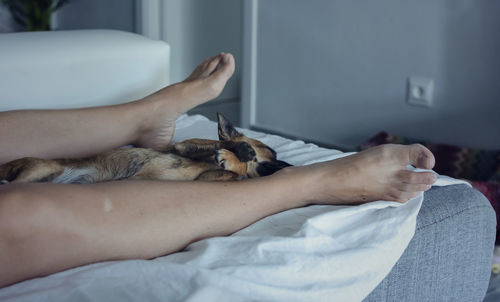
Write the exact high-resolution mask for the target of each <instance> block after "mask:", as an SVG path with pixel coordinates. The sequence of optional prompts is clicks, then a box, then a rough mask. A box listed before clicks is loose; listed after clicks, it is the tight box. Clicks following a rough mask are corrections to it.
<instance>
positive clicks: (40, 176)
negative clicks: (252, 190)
mask: <svg viewBox="0 0 500 302" xmlns="http://www.w3.org/2000/svg"><path fill="white" fill-rule="evenodd" d="M217 118H218V132H219V140H218V141H217V140H207V139H190V140H186V141H183V142H179V143H175V144H173V145H170V146H169V147H167V148H166V149H165V150H163V151H161V152H160V151H155V150H152V149H144V148H122V149H117V150H113V151H108V152H104V153H101V154H98V155H95V156H90V157H86V158H77V159H41V158H33V157H25V158H21V159H17V160H14V161H11V162H8V163H6V164H4V165H1V166H0V184H2V183H3V184H5V183H9V182H13V183H15V182H19V183H20V182H52V183H71V184H89V183H97V182H105V181H111V180H121V179H149V180H153V179H156V180H206V181H226V180H239V179H243V178H252V177H258V176H266V175H270V174H273V173H274V172H276V171H278V170H280V169H282V168H284V167H287V166H290V165H289V164H288V163H286V162H284V161H280V160H277V159H276V152H275V151H274V150H273V149H271V148H270V147H268V146H266V145H265V144H263V143H262V142H260V141H258V140H255V139H251V138H249V137H246V136H244V135H242V134H241V133H239V132H238V131H237V130H236V129H235V128H234V127H233V125H232V124H231V122H230V121H229V120H227V119H226V118H225V117H224V116H223V115H222V114H220V113H218V114H217Z"/></svg>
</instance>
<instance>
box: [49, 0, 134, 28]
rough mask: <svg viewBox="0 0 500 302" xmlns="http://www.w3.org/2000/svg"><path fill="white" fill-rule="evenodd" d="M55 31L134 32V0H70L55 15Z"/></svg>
mask: <svg viewBox="0 0 500 302" xmlns="http://www.w3.org/2000/svg"><path fill="white" fill-rule="evenodd" d="M54 28H55V29H89V28H105V29H117V30H124V31H130V32H134V31H135V0H104V1H103V0H72V1H70V2H69V3H68V4H67V5H65V6H63V7H62V8H61V10H59V11H58V12H57V13H56V16H55V18H54Z"/></svg>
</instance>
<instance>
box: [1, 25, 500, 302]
mask: <svg viewBox="0 0 500 302" xmlns="http://www.w3.org/2000/svg"><path fill="white" fill-rule="evenodd" d="M0 53H2V56H1V57H0V65H1V66H2V69H1V70H0V91H2V98H1V99H0V110H1V111H3V110H12V109H24V108H72V107H82V106H98V105H108V104H116V103H120V102H126V101H131V100H134V99H137V98H139V97H141V96H144V95H147V94H149V93H151V92H153V91H155V90H157V89H159V88H161V87H163V86H164V85H165V84H166V83H168V66H169V47H168V45H167V44H166V43H163V42H160V41H152V40H149V39H146V38H144V37H141V36H138V35H135V34H131V33H124V32H118V31H103V30H86V31H71V32H64V31H63V32H51V33H20V34H6V35H2V36H0ZM240 130H241V131H242V132H243V133H244V134H245V135H247V136H250V137H253V138H256V139H259V140H261V141H263V142H264V143H266V144H268V145H269V146H271V147H272V148H274V149H275V150H276V151H277V154H278V158H279V159H281V160H285V161H288V162H289V163H291V164H294V165H307V164H311V163H315V162H320V161H325V160H331V159H335V158H339V157H342V156H348V155H349V154H348V153H342V152H340V151H337V150H331V149H325V148H320V147H318V146H316V145H313V144H308V143H305V142H303V141H297V140H290V139H286V138H283V137H280V136H276V135H270V134H266V133H262V132H256V131H252V130H249V129H240ZM216 134H217V131H216V124H215V123H214V122H212V121H210V120H208V119H207V118H205V117H202V116H199V115H195V116H187V115H183V116H181V117H180V118H179V120H178V121H177V123H176V133H175V136H174V141H180V140H184V139H188V138H193V137H200V138H212V139H215V138H216ZM494 215H495V214H494V212H493V210H492V209H491V206H490V205H489V202H488V201H487V200H486V199H485V198H484V197H483V196H482V195H481V194H480V193H478V192H477V191H475V190H473V189H471V188H470V186H468V185H467V184H465V183H464V182H462V181H460V180H456V179H452V178H448V177H445V176H439V178H438V181H437V183H436V185H435V187H434V188H433V189H431V190H430V191H428V192H426V193H425V194H421V195H420V196H418V197H416V198H414V199H412V200H410V201H409V202H407V203H405V204H399V203H394V202H388V201H376V202H372V203H368V204H365V205H361V206H309V207H304V208H299V209H294V210H290V211H285V212H282V213H278V214H276V215H272V216H269V217H266V218H264V219H262V220H260V221H257V222H256V223H254V224H252V225H250V226H249V227H247V228H244V229H242V230H240V231H239V232H236V233H234V234H232V235H231V236H227V237H214V238H209V239H205V240H201V241H198V242H195V243H193V244H191V245H190V246H188V247H187V248H186V249H184V250H183V251H180V252H178V253H174V254H171V255H167V256H163V257H159V258H156V259H152V260H127V261H113V262H102V263H96V264H91V265H86V266H82V267H77V268H74V269H70V270H67V271H64V272H60V273H56V274H53V275H50V276H46V277H43V278H37V279H33V280H27V281H24V282H20V283H18V284H15V285H12V286H9V287H5V288H2V289H0V300H1V301H362V300H365V301H436V300H439V301H459V300H463V301H478V300H481V299H482V297H483V296H484V294H485V292H486V288H487V285H488V279H489V271H490V269H491V259H492V251H493V242H494V237H495V216H494ZM3 273H8V272H3Z"/></svg>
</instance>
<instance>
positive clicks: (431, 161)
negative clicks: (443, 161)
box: [409, 144, 436, 169]
mask: <svg viewBox="0 0 500 302" xmlns="http://www.w3.org/2000/svg"><path fill="white" fill-rule="evenodd" d="M409 148H410V154H409V155H410V164H411V165H413V166H415V167H417V168H422V169H432V168H434V165H435V163H436V159H435V158H434V155H433V154H432V152H431V151H430V150H429V149H427V148H426V147H425V146H423V145H420V144H414V145H411V146H409Z"/></svg>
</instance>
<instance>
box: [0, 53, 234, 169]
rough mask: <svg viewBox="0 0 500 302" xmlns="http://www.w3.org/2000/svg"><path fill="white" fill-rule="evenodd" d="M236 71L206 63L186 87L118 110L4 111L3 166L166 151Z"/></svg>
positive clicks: (220, 60) (0, 126) (220, 61)
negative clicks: (24, 160)
mask: <svg viewBox="0 0 500 302" xmlns="http://www.w3.org/2000/svg"><path fill="white" fill-rule="evenodd" d="M233 72H234V58H233V57H232V55H230V54H219V55H217V56H214V57H211V58H208V59H206V60H205V61H204V62H202V63H201V64H200V65H199V66H198V67H197V68H196V69H195V71H193V73H192V74H191V75H190V76H189V77H188V78H187V79H186V80H185V81H183V82H181V83H177V84H174V85H171V86H168V87H166V88H164V89H162V90H160V91H158V92H156V93H154V94H152V95H150V96H147V97H145V98H144V99H141V100H138V101H135V102H130V103H126V104H122V105H116V106H105V107H95V108H84V109H69V110H18V111H8V112H0V141H2V144H1V145H0V164H2V163H5V162H7V161H10V160H13V159H16V158H20V157H26V156H35V157H43V158H56V157H81V156H87V155H91V154H95V153H99V152H102V151H105V150H109V149H113V148H116V147H119V146H121V145H125V144H130V143H134V144H137V145H140V146H143V147H151V148H155V149H160V148H163V147H165V146H166V145H167V144H168V143H169V142H170V139H171V137H172V135H173V132H174V128H175V120H176V119H177V118H178V117H179V115H180V114H182V113H184V112H186V111H187V110H189V109H191V108H192V107H194V106H196V105H199V104H201V103H203V102H206V101H208V100H210V99H213V98H215V97H217V96H218V95H219V94H220V93H221V91H222V89H223V88H224V85H225V83H226V82H227V80H228V79H229V78H230V77H231V75H232V73H233Z"/></svg>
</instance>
